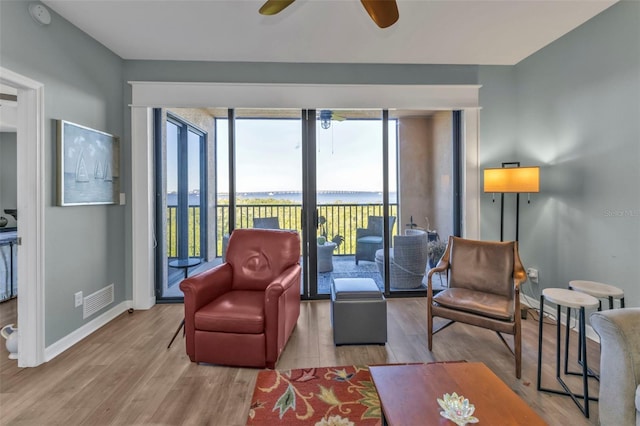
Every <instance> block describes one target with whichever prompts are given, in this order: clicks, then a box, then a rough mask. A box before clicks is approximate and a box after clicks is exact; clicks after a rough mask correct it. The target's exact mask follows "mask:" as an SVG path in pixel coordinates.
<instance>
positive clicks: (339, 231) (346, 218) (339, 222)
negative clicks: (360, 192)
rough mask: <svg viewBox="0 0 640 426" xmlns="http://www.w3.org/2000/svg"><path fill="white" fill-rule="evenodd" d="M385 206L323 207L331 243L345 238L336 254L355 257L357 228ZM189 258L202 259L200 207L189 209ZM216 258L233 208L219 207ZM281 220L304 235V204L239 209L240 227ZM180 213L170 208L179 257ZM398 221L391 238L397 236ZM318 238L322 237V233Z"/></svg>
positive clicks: (394, 208) (394, 211) (170, 241)
mask: <svg viewBox="0 0 640 426" xmlns="http://www.w3.org/2000/svg"><path fill="white" fill-rule="evenodd" d="M382 207H383V206H382V204H321V205H318V216H324V218H325V219H326V225H325V228H326V233H327V238H328V240H329V241H331V240H332V239H333V237H334V236H336V235H341V236H342V237H344V242H343V243H342V244H341V245H340V247H339V248H338V249H337V250H336V251H335V252H334V255H338V256H339V255H342V256H353V255H355V252H356V229H357V228H366V227H367V222H368V220H369V216H382V213H383V210H382ZM389 210H390V212H389V214H390V215H391V216H396V217H397V215H398V205H397V204H389ZM188 212H189V257H199V256H200V239H199V238H198V235H199V234H200V226H199V225H200V206H189V210H188ZM216 214H217V232H216V256H221V255H222V237H223V235H224V234H227V233H228V230H229V205H224V204H218V205H217V207H216ZM264 217H277V218H278V224H279V226H280V228H281V229H293V230H296V231H298V232H302V205H301V204H242V205H237V206H236V220H237V224H236V226H235V227H236V228H253V219H254V218H264ZM176 219H177V210H176V206H168V207H167V255H168V257H176V256H177V247H178V237H177V232H176V231H177V230H176V228H177V222H176ZM397 226H398V225H397V221H396V224H395V226H394V229H392V230H391V235H395V234H396V229H397ZM317 235H318V236H320V230H318V232H317Z"/></svg>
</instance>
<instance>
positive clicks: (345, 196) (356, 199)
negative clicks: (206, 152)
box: [167, 191, 397, 206]
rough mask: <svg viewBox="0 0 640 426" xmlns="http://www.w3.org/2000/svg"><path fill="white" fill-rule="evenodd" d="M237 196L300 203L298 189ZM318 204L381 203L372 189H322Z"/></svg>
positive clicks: (172, 196)
mask: <svg viewBox="0 0 640 426" xmlns="http://www.w3.org/2000/svg"><path fill="white" fill-rule="evenodd" d="M238 198H240V199H245V200H254V199H273V200H278V201H290V202H293V203H297V204H300V203H302V192H300V191H274V192H242V193H240V192H239V193H238ZM396 198H397V197H396V193H395V192H391V193H389V203H391V204H395V203H396ZM218 200H221V201H222V200H224V201H227V200H229V194H225V193H220V194H219V196H218ZM317 200H318V204H382V193H381V192H372V191H322V192H318V193H317ZM177 204H178V202H177V194H176V193H169V194H167V205H169V206H175V205H177ZM199 204H200V194H189V205H192V206H194V205H195V206H197V205H199Z"/></svg>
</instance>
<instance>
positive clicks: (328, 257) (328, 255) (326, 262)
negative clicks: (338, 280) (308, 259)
mask: <svg viewBox="0 0 640 426" xmlns="http://www.w3.org/2000/svg"><path fill="white" fill-rule="evenodd" d="M335 249H336V243H332V242H331V241H329V242H326V243H324V245H320V244H318V272H331V271H333V251H334V250H335Z"/></svg>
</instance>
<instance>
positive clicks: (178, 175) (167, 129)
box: [156, 110, 208, 299]
mask: <svg viewBox="0 0 640 426" xmlns="http://www.w3.org/2000/svg"><path fill="white" fill-rule="evenodd" d="M156 129H157V137H156V168H157V170H158V171H159V173H158V174H157V180H156V186H157V187H158V189H159V190H158V191H157V199H156V206H157V217H158V221H159V223H160V224H161V226H160V231H161V232H159V235H161V236H162V239H161V240H160V241H158V247H157V251H158V259H159V262H158V267H157V271H158V274H157V275H158V280H157V284H156V296H157V297H158V298H160V299H162V298H165V299H171V298H181V297H182V293H181V291H180V289H179V288H178V283H179V282H180V281H181V279H182V278H184V277H185V276H186V274H188V272H189V271H190V269H192V268H194V267H196V266H198V265H199V264H201V263H202V262H203V261H204V260H205V259H207V257H208V227H207V223H208V216H207V214H206V213H207V209H206V206H207V187H208V185H207V132H206V131H204V130H202V129H200V128H198V127H197V126H195V125H194V124H192V123H190V122H188V121H187V120H186V119H185V118H183V117H181V116H180V115H178V114H177V113H175V112H170V111H162V110H156Z"/></svg>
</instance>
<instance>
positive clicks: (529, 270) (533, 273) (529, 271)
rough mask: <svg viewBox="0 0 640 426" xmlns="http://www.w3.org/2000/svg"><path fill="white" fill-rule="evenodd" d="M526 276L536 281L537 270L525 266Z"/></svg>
mask: <svg viewBox="0 0 640 426" xmlns="http://www.w3.org/2000/svg"><path fill="white" fill-rule="evenodd" d="M527 276H528V277H529V279H530V280H531V282H534V283H537V282H538V270H537V269H534V268H527Z"/></svg>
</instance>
